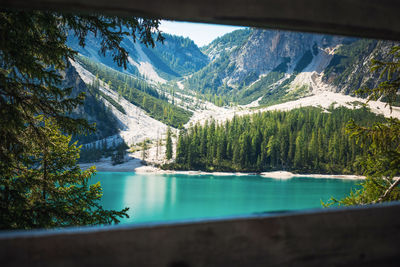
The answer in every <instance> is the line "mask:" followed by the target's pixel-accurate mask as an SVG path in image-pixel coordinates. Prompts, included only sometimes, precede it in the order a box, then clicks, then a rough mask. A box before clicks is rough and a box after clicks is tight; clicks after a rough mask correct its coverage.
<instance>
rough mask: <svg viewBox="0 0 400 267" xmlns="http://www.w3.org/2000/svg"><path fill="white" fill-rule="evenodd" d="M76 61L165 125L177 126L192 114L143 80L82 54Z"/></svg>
mask: <svg viewBox="0 0 400 267" xmlns="http://www.w3.org/2000/svg"><path fill="white" fill-rule="evenodd" d="M78 62H79V63H81V64H82V65H83V66H84V67H85V68H86V69H87V70H88V71H90V72H91V73H92V74H93V75H96V76H98V77H99V78H100V79H101V80H103V81H107V82H108V81H111V87H110V89H112V90H114V91H115V92H118V93H119V94H120V95H121V96H123V97H124V98H125V99H126V100H128V101H129V102H131V103H132V104H134V105H136V106H138V107H141V108H142V109H144V110H145V111H146V113H147V114H148V115H149V116H150V117H153V118H154V119H156V120H159V121H161V122H164V123H166V124H167V125H170V126H172V127H175V128H178V127H179V126H180V125H184V124H185V123H187V122H188V121H189V119H190V117H191V116H192V114H193V113H192V112H190V111H188V110H185V109H183V108H180V107H177V106H175V105H173V104H172V103H169V102H168V99H167V98H166V97H165V96H163V95H160V94H159V93H158V92H157V90H156V89H155V88H153V87H152V86H151V85H149V84H148V83H147V82H146V81H144V80H140V79H137V78H134V77H132V76H130V75H127V74H123V73H121V72H118V71H116V70H113V69H111V68H109V67H106V66H104V65H101V64H99V63H95V62H93V61H90V60H89V59H87V58H85V57H83V56H80V57H78ZM143 100H145V101H143Z"/></svg>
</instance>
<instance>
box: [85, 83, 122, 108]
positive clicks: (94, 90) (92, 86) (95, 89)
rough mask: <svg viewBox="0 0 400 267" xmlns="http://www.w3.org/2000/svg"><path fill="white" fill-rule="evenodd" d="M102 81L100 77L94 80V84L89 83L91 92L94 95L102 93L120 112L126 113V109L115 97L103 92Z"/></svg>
mask: <svg viewBox="0 0 400 267" xmlns="http://www.w3.org/2000/svg"><path fill="white" fill-rule="evenodd" d="M99 88H100V81H99V80H98V79H96V80H94V81H93V83H92V84H88V89H89V92H91V93H92V94H93V95H95V96H97V95H100V96H101V97H102V98H104V99H105V100H107V101H108V102H109V103H110V104H111V105H113V106H114V107H115V108H116V109H117V110H118V111H119V112H121V113H122V114H125V115H126V111H125V109H124V108H123V107H122V106H121V105H120V104H119V103H118V102H117V101H115V100H114V99H113V98H111V97H110V96H108V95H106V94H105V93H103V92H102V91H101V90H100V89H99Z"/></svg>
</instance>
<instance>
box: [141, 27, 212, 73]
mask: <svg viewBox="0 0 400 267" xmlns="http://www.w3.org/2000/svg"><path fill="white" fill-rule="evenodd" d="M163 37H164V38H165V40H164V43H163V44H161V43H156V45H155V47H154V48H152V49H148V48H143V52H144V53H145V54H146V55H147V57H148V58H149V59H150V60H151V61H152V63H153V64H154V65H155V66H156V67H157V68H156V71H157V73H158V74H159V75H160V76H161V77H163V78H165V79H168V80H170V79H173V78H177V77H182V76H185V75H189V74H192V73H193V72H196V71H198V70H200V69H201V68H203V67H204V66H205V65H206V64H207V63H208V61H209V60H208V58H207V56H206V55H204V54H203V53H201V51H200V50H199V48H198V47H197V45H196V44H195V43H194V42H193V41H192V40H191V39H189V38H184V37H181V36H174V35H169V34H163Z"/></svg>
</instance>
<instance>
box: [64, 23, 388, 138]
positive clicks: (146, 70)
mask: <svg viewBox="0 0 400 267" xmlns="http://www.w3.org/2000/svg"><path fill="white" fill-rule="evenodd" d="M164 37H165V41H164V43H163V44H161V43H156V45H155V47H154V48H151V47H146V46H144V45H143V44H140V43H134V42H133V41H132V39H131V38H125V39H124V40H123V42H122V45H123V47H124V48H125V49H126V50H127V51H128V52H129V55H130V57H129V64H128V66H127V68H126V69H123V68H122V67H119V66H117V64H116V63H115V62H113V60H112V57H111V55H110V54H106V55H105V56H103V55H101V54H99V52H98V51H99V50H100V49H99V48H100V40H99V39H98V38H96V37H94V36H89V37H88V38H87V42H86V46H85V47H84V48H82V47H80V46H79V45H78V42H77V39H76V38H74V37H71V38H69V39H68V45H69V46H70V47H71V48H73V49H75V50H76V51H78V52H79V53H80V56H79V57H78V59H77V61H76V62H74V64H73V66H71V69H69V70H68V72H67V74H66V82H65V83H66V84H68V85H75V87H76V88H77V89H76V90H78V91H79V90H80V91H85V92H87V94H88V95H89V97H88V98H87V100H86V103H85V107H84V108H83V109H82V110H80V111H78V113H80V114H81V115H85V116H86V117H87V118H88V119H89V120H90V121H93V122H96V123H97V126H98V131H97V132H96V133H95V134H94V135H91V136H90V137H79V140H81V142H82V143H89V142H93V141H96V140H99V139H104V138H106V137H107V136H108V137H110V136H115V135H118V133H120V132H121V131H123V130H124V129H125V131H128V130H129V129H134V128H132V127H134V126H132V125H133V124H131V126H129V127H131V128H129V127H128V123H127V122H124V121H127V120H133V118H134V117H135V116H137V115H136V113H135V114H133V113H129V112H127V111H126V110H128V111H129V110H130V107H128V106H126V105H127V104H126V103H130V104H129V105H132V106H133V107H136V108H139V109H140V110H142V111H143V113H144V114H146V116H149V117H151V118H153V119H155V120H157V121H160V122H161V123H162V124H163V125H170V126H172V127H175V128H178V127H183V126H184V125H185V124H186V123H187V122H188V121H189V119H190V118H191V116H192V115H193V114H194V113H196V112H197V110H199V106H198V105H197V104H196V103H199V99H203V100H204V99H207V100H210V101H213V102H214V103H215V104H217V105H230V104H232V103H235V104H239V105H248V104H250V106H252V107H257V106H271V105H275V104H279V103H284V102H287V101H293V100H296V99H301V98H304V97H308V96H312V95H316V94H320V93H321V92H335V93H341V94H347V95H354V92H355V90H356V89H358V88H361V87H364V86H368V87H372V86H375V85H376V84H377V82H378V74H371V73H370V70H369V64H370V60H371V59H372V58H378V59H381V60H390V58H388V55H387V54H388V51H389V50H390V49H391V47H393V46H394V45H395V44H396V43H394V42H391V41H378V40H369V39H358V38H350V37H340V36H330V35H319V34H309V33H297V32H287V31H276V30H261V29H242V30H237V31H234V32H231V33H228V34H226V35H224V36H222V37H219V38H217V39H215V40H214V41H213V42H211V43H210V44H209V45H207V46H204V47H202V48H199V47H197V46H196V44H195V43H194V42H193V41H192V40H190V39H188V38H183V37H178V36H173V35H169V34H164ZM77 66H79V68H77ZM84 73H86V74H84ZM87 73H90V75H89V76H90V77H91V78H90V79H89V78H88V77H89V76H88V74H87ZM84 75H86V77H83V76H84ZM96 76H97V78H96V79H98V80H99V81H98V83H97V87H96V86H94V84H95V77H96ZM108 90H111V91H108ZM110 92H115V95H114V93H110ZM121 98H123V99H125V100H127V102H126V103H125V102H124V103H125V104H124V105H125V106H124V107H123V106H121V104H120V99H121ZM215 99H217V100H218V101H214V100H215ZM202 108H203V109H204V105H203V107H202ZM103 111H104V112H103ZM100 114H102V115H100ZM123 116H125V117H126V118H125V117H124V118H125V119H124V118H123ZM135 118H136V117H135ZM135 127H136V126H135ZM149 127H150V126H149ZM127 129H128V130H127ZM163 129H164V130H165V129H166V127H164V128H163ZM149 131H151V129H150V128H149ZM139 139H140V138H139ZM139 139H132V142H135V141H138V140H139ZM125 141H126V140H125Z"/></svg>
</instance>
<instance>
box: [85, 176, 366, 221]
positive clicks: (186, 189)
mask: <svg viewBox="0 0 400 267" xmlns="http://www.w3.org/2000/svg"><path fill="white" fill-rule="evenodd" d="M97 181H100V182H101V185H102V187H103V198H102V205H103V207H104V208H106V209H119V210H120V209H122V208H124V207H129V208H130V209H129V211H128V214H129V216H130V218H128V219H123V220H122V221H121V223H144V222H160V221H171V220H187V219H198V218H215V217H218V218H221V217H225V216H236V215H248V214H255V213H262V212H270V211H284V210H301V209H310V208H321V200H322V201H327V200H328V199H329V198H330V197H331V196H333V197H335V198H342V197H344V196H345V195H347V194H348V193H349V192H350V190H351V189H352V188H356V187H357V184H358V183H359V181H357V180H344V179H316V178H292V179H273V178H265V177H261V176H213V175H184V174H136V173H127V172H126V173H124V172H99V173H97V174H96V176H95V177H93V178H92V182H97Z"/></svg>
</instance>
